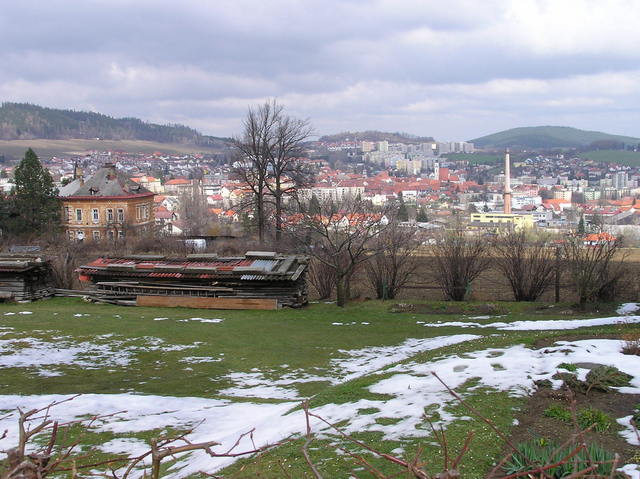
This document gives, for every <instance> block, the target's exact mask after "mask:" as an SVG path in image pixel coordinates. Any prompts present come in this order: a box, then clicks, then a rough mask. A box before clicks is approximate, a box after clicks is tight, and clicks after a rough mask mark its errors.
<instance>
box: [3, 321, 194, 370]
mask: <svg viewBox="0 0 640 479" xmlns="http://www.w3.org/2000/svg"><path fill="white" fill-rule="evenodd" d="M34 332H36V331H34ZM113 336H114V335H102V336H97V339H103V340H104V339H109V342H108V343H107V344H99V343H95V342H91V341H82V342H75V341H70V340H69V337H68V336H59V337H53V338H51V339H49V340H43V339H39V338H32V337H18V338H13V339H0V367H4V368H41V367H49V368H50V367H52V366H53V367H55V366H79V367H83V368H87V369H99V368H104V367H115V366H120V367H122V366H126V365H128V364H129V363H130V362H131V361H132V360H134V355H135V354H136V353H137V352H139V351H164V352H166V351H182V350H185V349H191V348H196V347H198V346H199V345H200V344H202V343H200V342H196V343H193V344H181V345H167V344H166V343H165V342H164V341H163V340H162V339H160V338H154V337H151V336H146V337H143V338H140V340H113V339H112V337H113ZM138 341H143V344H142V345H139V344H136V342H138ZM38 374H39V375H40V376H58V375H60V373H59V372H57V371H55V370H52V369H44V370H39V371H38Z"/></svg>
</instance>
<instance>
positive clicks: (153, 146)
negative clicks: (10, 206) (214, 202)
mask: <svg viewBox="0 0 640 479" xmlns="http://www.w3.org/2000/svg"><path fill="white" fill-rule="evenodd" d="M27 148H32V149H33V150H34V151H35V152H36V153H37V155H38V156H39V157H40V158H50V157H52V156H69V155H84V154H86V153H88V152H90V151H93V150H98V151H109V150H111V151H124V152H127V153H153V152H156V151H159V152H162V153H167V154H186V153H217V152H220V151H221V150H220V149H216V148H207V147H203V146H197V145H190V144H178V143H158V142H154V141H141V140H42V139H39V140H0V155H7V156H12V157H14V158H21V157H22V156H24V152H25V151H26V150H27Z"/></svg>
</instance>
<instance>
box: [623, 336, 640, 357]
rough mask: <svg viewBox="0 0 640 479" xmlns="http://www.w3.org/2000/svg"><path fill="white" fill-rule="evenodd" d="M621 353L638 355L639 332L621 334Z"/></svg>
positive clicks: (639, 351) (639, 347) (639, 350)
mask: <svg viewBox="0 0 640 479" xmlns="http://www.w3.org/2000/svg"><path fill="white" fill-rule="evenodd" d="M622 339H623V340H624V343H623V344H622V354H631V355H634V356H640V334H638V333H636V334H625V335H623V336H622Z"/></svg>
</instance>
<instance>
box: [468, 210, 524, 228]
mask: <svg viewBox="0 0 640 479" xmlns="http://www.w3.org/2000/svg"><path fill="white" fill-rule="evenodd" d="M534 224H535V223H534V221H533V216H531V215H517V214H514V213H472V214H471V226H474V225H477V226H485V227H486V226H492V225H495V226H496V227H501V226H512V227H513V228H514V229H516V230H519V229H520V228H533V226H534Z"/></svg>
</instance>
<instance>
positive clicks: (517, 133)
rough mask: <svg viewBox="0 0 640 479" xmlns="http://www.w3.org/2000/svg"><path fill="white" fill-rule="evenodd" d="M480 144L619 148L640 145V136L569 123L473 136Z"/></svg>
mask: <svg viewBox="0 0 640 479" xmlns="http://www.w3.org/2000/svg"><path fill="white" fill-rule="evenodd" d="M470 141H471V142H473V143H474V144H475V145H476V147H479V148H488V149H490V148H506V147H509V148H527V149H536V148H588V149H620V148H624V146H625V145H637V144H638V143H640V139H638V138H633V137H628V136H620V135H611V134H609V133H603V132H600V131H587V130H579V129H577V128H571V127H568V126H531V127H523V128H513V129H511V130H505V131H501V132H498V133H494V134H492V135H487V136H483V137H481V138H475V139H473V140H470Z"/></svg>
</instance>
